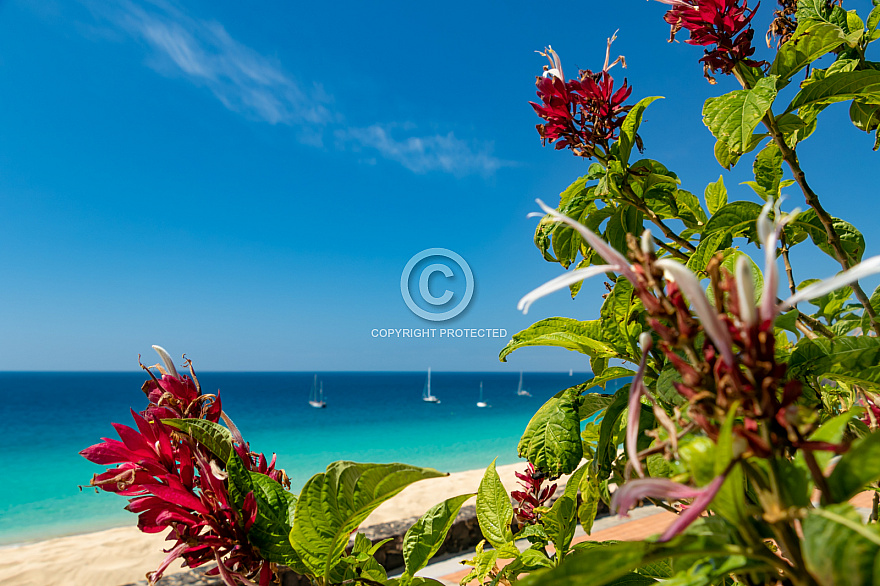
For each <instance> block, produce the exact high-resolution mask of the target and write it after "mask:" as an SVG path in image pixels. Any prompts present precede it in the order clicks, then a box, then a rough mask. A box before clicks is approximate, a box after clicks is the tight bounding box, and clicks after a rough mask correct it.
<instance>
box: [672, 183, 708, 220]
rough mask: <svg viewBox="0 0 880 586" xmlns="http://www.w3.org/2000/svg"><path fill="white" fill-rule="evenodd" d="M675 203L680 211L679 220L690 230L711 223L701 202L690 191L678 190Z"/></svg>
mask: <svg viewBox="0 0 880 586" xmlns="http://www.w3.org/2000/svg"><path fill="white" fill-rule="evenodd" d="M675 202H676V204H677V205H678V209H679V218H680V219H681V220H682V221H683V222H684V224H685V226H687V227H688V228H698V227H700V226H703V225H704V224H705V223H706V222H708V221H709V218H708V217H707V216H706V212H705V211H704V210H703V206H701V205H700V200H699V199H697V196H696V195H694V194H693V193H691V192H690V191H685V190H684V189H677V190H676V191H675Z"/></svg>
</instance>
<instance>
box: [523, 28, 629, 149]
mask: <svg viewBox="0 0 880 586" xmlns="http://www.w3.org/2000/svg"><path fill="white" fill-rule="evenodd" d="M612 40H613V38H612V39H610V40H609V47H610V43H611V41H612ZM541 54H542V55H544V56H545V57H547V58H548V59H549V60H550V63H551V65H553V67H550V68H547V67H545V71H544V75H543V76H541V77H538V78H537V81H536V82H535V85H536V86H537V88H538V92H537V93H538V97H539V98H541V103H540V104H537V103H535V102H529V103H530V104H531V105H532V107H533V108H534V109H535V112H536V113H537V114H538V116H540V117H541V118H543V119H544V120H546V122H545V123H544V124H538V125H537V126H536V128H537V130H538V134H539V135H540V136H541V140H542V141H543V142H544V143H545V144H546V143H548V142H549V143H554V142H555V143H556V148H557V149H564V148H570V149H571V150H572V151H573V152H574V153H575V154H576V155H578V156H581V157H587V158H590V157H593V156H596V155H597V147H598V149H599V151H598V154H599V155H600V156H602V155H604V154H605V153H607V152H608V146H609V142H610V141H612V140H614V139H615V138H616V137H617V132H618V130H619V129H620V125H621V124H622V123H623V119H624V118H625V117H626V113H627V112H628V111H629V109H630V108H631V106H624V105H623V103H624V102H625V101H626V100H627V98H629V96H630V94H631V93H632V88H631V87H629V86H628V85H627V83H626V80H624V81H623V85H622V86H621V87H620V88H618V89H617V90H616V91H615V90H614V78H613V77H611V75H610V74H609V73H608V70H609V69H610V68H611V66H613V65H614V64H615V63H617V61H615V62H614V63H612V64H611V66H609V65H608V59H607V56H606V59H605V66H604V67H603V69H602V71H600V72H598V73H593V72H592V71H590V70H588V69H582V70H580V71H579V72H578V77H577V79H572V80H569V81H568V82H566V81H565V77H564V75H563V73H562V63H561V61H560V60H559V56H558V55H557V54H556V52H555V51H554V50H553V49H552V48H549V47H548V48H547V51H546V52H545V53H541ZM618 61H623V58H618Z"/></svg>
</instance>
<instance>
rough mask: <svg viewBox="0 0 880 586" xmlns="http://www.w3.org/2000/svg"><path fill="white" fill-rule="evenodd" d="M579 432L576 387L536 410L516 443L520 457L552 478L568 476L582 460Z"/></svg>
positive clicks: (551, 399) (579, 422)
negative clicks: (562, 475)
mask: <svg viewBox="0 0 880 586" xmlns="http://www.w3.org/2000/svg"><path fill="white" fill-rule="evenodd" d="M580 432H581V419H580V416H579V414H578V397H577V387H572V388H569V389H566V390H565V391H564V392H562V393H558V394H557V395H556V396H554V397H551V398H550V399H549V400H548V401H547V402H546V403H544V404H543V405H542V406H541V408H540V409H538V411H537V413H535V415H534V416H533V417H532V419H531V420H530V421H529V424H528V425H527V426H526V430H525V432H523V435H522V438H520V440H519V446H518V447H517V451H518V453H519V457H520V458H526V459H527V460H528V461H529V462H531V463H532V464H534V465H535V466H536V467H538V468H540V469H541V470H543V471H545V472H547V473H549V474H551V475H553V476H559V475H561V474H568V473H569V472H571V471H573V470H574V469H575V468H577V465H578V464H579V463H580V461H581V458H583V446H582V444H581V437H580Z"/></svg>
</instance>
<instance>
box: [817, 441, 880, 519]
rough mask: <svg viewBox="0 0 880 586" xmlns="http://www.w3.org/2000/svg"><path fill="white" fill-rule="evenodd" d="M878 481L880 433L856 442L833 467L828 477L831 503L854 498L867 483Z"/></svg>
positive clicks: (879, 474) (879, 477) (879, 472)
mask: <svg viewBox="0 0 880 586" xmlns="http://www.w3.org/2000/svg"><path fill="white" fill-rule="evenodd" d="M878 479H880V432H874V433H872V434H870V435H869V436H868V437H865V438H862V439H860V440H857V441H856V442H854V443H853V445H852V447H851V448H850V449H849V451H847V452H846V453H845V454H844V455H843V456H841V458H840V461H839V462H837V465H836V466H834V470H833V471H832V472H831V475H830V476H829V477H828V488H829V490H830V491H831V501H832V502H834V503H842V502H844V501H847V500H849V499H850V498H852V497H854V496H855V495H857V494H858V493H860V492H861V491H862V490H864V489H865V487H866V486H867V485H868V483H869V482H874V481H875V480H878Z"/></svg>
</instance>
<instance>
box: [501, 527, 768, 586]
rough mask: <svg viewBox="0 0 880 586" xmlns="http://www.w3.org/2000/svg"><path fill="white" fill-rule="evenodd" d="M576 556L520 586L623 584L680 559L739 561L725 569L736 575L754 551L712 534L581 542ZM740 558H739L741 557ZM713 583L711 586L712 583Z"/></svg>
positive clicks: (535, 574) (713, 563)
mask: <svg viewBox="0 0 880 586" xmlns="http://www.w3.org/2000/svg"><path fill="white" fill-rule="evenodd" d="M574 549H575V552H574V553H572V554H570V555H569V556H568V557H567V558H566V559H565V561H564V562H563V563H562V564H561V565H559V566H558V567H556V568H553V569H552V570H543V571H539V572H533V573H532V574H530V575H529V576H527V577H525V578H524V579H522V580H519V581H518V582H517V584H518V585H520V586H579V585H582V584H589V585H590V586H606V585H608V584H620V583H624V582H616V580H619V579H620V578H622V577H624V576H627V575H629V574H630V573H631V572H632V571H633V570H636V569H638V568H641V567H645V566H649V565H651V564H654V563H656V562H659V561H662V560H667V559H669V558H677V557H685V556H687V557H693V558H698V559H699V558H702V561H703V562H704V563H707V564H710V565H711V566H721V565H724V563H725V561H726V560H729V559H731V558H736V559H737V561H739V562H740V564H741V565H740V566H736V567H732V566H725V572H726V573H731V572H735V571H736V570H737V569H739V567H744V566H748V565H751V564H752V562H751V560H749V559H748V558H746V557H745V556H744V555H742V554H744V553H752V550H746V549H744V548H736V547H735V546H731V545H728V544H727V543H725V542H724V540H723V539H722V538H720V537H719V536H715V535H711V534H708V533H707V534H703V535H682V536H680V537H678V538H676V539H674V540H672V541H669V542H667V543H656V542H650V541H618V542H602V543H597V542H582V543H579V544H577V545H576V546H575V548H574ZM738 554H739V555H738ZM710 583H711V582H710Z"/></svg>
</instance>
